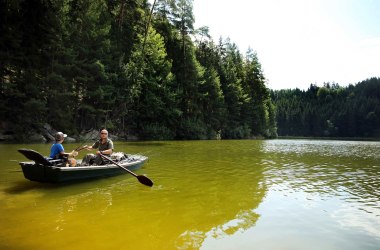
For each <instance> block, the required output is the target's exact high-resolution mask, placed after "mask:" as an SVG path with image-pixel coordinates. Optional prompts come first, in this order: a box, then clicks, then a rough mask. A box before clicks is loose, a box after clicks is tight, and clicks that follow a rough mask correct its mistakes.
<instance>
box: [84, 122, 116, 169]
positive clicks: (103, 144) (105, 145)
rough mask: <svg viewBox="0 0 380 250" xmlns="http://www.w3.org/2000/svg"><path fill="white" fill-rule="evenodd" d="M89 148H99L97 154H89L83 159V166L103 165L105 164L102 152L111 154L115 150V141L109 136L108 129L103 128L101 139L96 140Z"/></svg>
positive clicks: (107, 154)
mask: <svg viewBox="0 0 380 250" xmlns="http://www.w3.org/2000/svg"><path fill="white" fill-rule="evenodd" d="M86 149H87V150H93V149H97V151H96V155H94V154H87V155H86V156H85V157H84V158H83V160H82V164H81V165H82V166H88V165H103V164H105V162H104V160H103V158H102V157H101V155H100V153H102V154H104V155H106V156H110V155H111V154H112V152H113V142H112V140H111V139H109V138H108V131H107V130H106V129H102V130H101V131H100V139H99V140H98V141H96V142H95V143H94V144H93V145H92V146H88V147H86Z"/></svg>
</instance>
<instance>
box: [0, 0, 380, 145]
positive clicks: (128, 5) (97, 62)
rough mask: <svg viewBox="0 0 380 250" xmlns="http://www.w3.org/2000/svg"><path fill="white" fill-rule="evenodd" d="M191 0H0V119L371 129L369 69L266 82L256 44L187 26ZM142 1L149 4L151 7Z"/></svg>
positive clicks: (128, 134)
mask: <svg viewBox="0 0 380 250" xmlns="http://www.w3.org/2000/svg"><path fill="white" fill-rule="evenodd" d="M192 4H193V3H192V0H156V1H154V3H153V6H152V4H150V3H149V2H147V0H3V1H1V2H0V63H1V65H0V95H1V98H0V119H1V122H0V130H1V131H3V133H6V134H8V135H12V136H13V137H12V138H14V139H15V140H19V141H25V140H26V139H27V138H28V137H29V136H30V135H31V134H32V133H36V132H37V133H38V132H39V130H40V129H41V128H42V127H43V126H44V125H45V124H50V125H51V126H52V127H53V128H56V129H57V130H61V131H65V133H69V134H70V135H78V134H79V133H81V132H83V131H86V130H89V129H94V128H100V127H106V128H108V129H109V130H110V132H111V133H112V134H117V135H119V136H121V137H122V138H125V139H130V138H139V139H142V140H171V139H214V138H223V139H230V138H236V139H240V138H253V137H265V138H273V137H276V136H277V133H278V134H279V135H292V136H293V135H297V136H298V135H302V136H370V137H371V136H377V137H379V135H380V131H379V124H380V121H379V119H380V110H379V97H380V94H379V89H380V88H379V79H376V78H374V79H369V80H366V81H364V82H362V83H358V84H357V85H355V86H354V85H350V86H349V87H346V88H342V87H339V86H338V85H337V84H332V85H330V84H325V86H323V87H317V86H315V85H311V86H310V88H309V89H308V90H307V91H301V90H297V89H296V90H281V91H271V90H269V89H268V88H267V87H266V78H265V76H264V73H263V71H262V68H261V64H260V62H259V59H258V56H257V54H256V53H255V52H254V51H253V50H251V49H249V50H248V51H246V52H244V53H241V52H240V51H239V49H238V47H237V46H236V44H235V43H233V42H231V41H230V40H229V39H228V38H227V39H223V38H220V39H219V42H217V43H215V42H214V40H213V39H212V37H210V35H209V30H208V27H206V26H205V27H201V28H199V29H194V20H195V19H194V15H193V11H192V10H193V5H192ZM152 7H153V8H152Z"/></svg>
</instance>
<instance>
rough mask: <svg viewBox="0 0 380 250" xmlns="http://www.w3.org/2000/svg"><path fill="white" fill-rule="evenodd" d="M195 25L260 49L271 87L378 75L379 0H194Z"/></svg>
mask: <svg viewBox="0 0 380 250" xmlns="http://www.w3.org/2000/svg"><path fill="white" fill-rule="evenodd" d="M193 14H194V17H195V25H194V27H195V28H199V27H201V26H208V27H209V29H210V35H211V36H212V38H213V39H214V41H215V42H218V41H219V38H220V37H222V38H223V39H226V38H230V40H231V42H233V43H235V44H236V45H237V46H238V47H239V50H240V52H241V53H242V54H243V55H244V54H245V52H246V51H247V49H248V48H249V47H250V48H251V49H253V50H254V51H256V52H257V55H258V58H259V61H260V63H261V65H262V70H263V73H264V75H265V77H266V79H267V87H269V88H270V89H294V88H299V89H304V90H307V89H308V88H309V86H310V84H316V85H318V86H323V83H325V82H330V83H338V84H339V85H340V86H347V85H348V84H355V83H357V82H360V81H362V80H365V79H367V78H370V77H380V0H194V1H193Z"/></svg>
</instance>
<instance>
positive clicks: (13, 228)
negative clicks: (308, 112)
mask: <svg viewBox="0 0 380 250" xmlns="http://www.w3.org/2000/svg"><path fill="white" fill-rule="evenodd" d="M77 146H78V145H77V144H65V149H66V151H70V150H72V149H74V148H76V147H77ZM19 148H31V149H34V150H37V151H39V152H41V153H42V154H45V155H47V154H48V152H49V148H50V145H48V144H38V145H33V144H31V145H21V144H6V145H0V149H1V151H0V152H2V154H1V156H0V223H1V227H2V228H1V230H0V249H218V250H219V249H355V250H356V249H379V246H380V178H379V177H380V142H356V141H319V140H226V141H224V140H221V141H168V142H135V143H131V142H117V143H115V148H116V151H124V152H127V153H139V154H144V155H146V156H148V157H149V161H148V162H147V163H146V164H145V165H144V166H143V168H141V169H140V170H137V171H136V174H146V175H147V176H148V177H149V178H150V179H152V180H153V181H154V186H153V187H152V188H150V187H147V186H145V185H142V184H140V183H139V182H138V180H137V179H136V178H134V177H133V176H131V175H129V174H128V173H126V174H125V175H120V176H115V177H110V178H105V179H98V180H91V181H86V182H82V183H69V184H44V183H37V182H31V181H29V180H26V179H25V178H24V177H23V174H22V172H21V171H20V170H21V168H20V166H19V165H18V162H19V161H25V158H24V157H23V156H22V155H21V154H19V153H18V152H17V149H19ZM83 154H84V152H81V153H80V156H79V157H83Z"/></svg>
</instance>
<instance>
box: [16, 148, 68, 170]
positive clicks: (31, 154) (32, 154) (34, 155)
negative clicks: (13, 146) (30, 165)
mask: <svg viewBox="0 0 380 250" xmlns="http://www.w3.org/2000/svg"><path fill="white" fill-rule="evenodd" d="M17 151H18V152H20V153H21V154H23V155H24V156H25V157H26V158H28V159H29V160H32V161H34V162H35V163H37V164H40V165H44V166H54V165H57V164H58V163H62V160H61V159H58V160H48V159H47V158H45V157H44V156H43V155H41V154H40V153H38V152H37V151H34V150H32V149H25V148H22V149H19V150H17Z"/></svg>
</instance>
